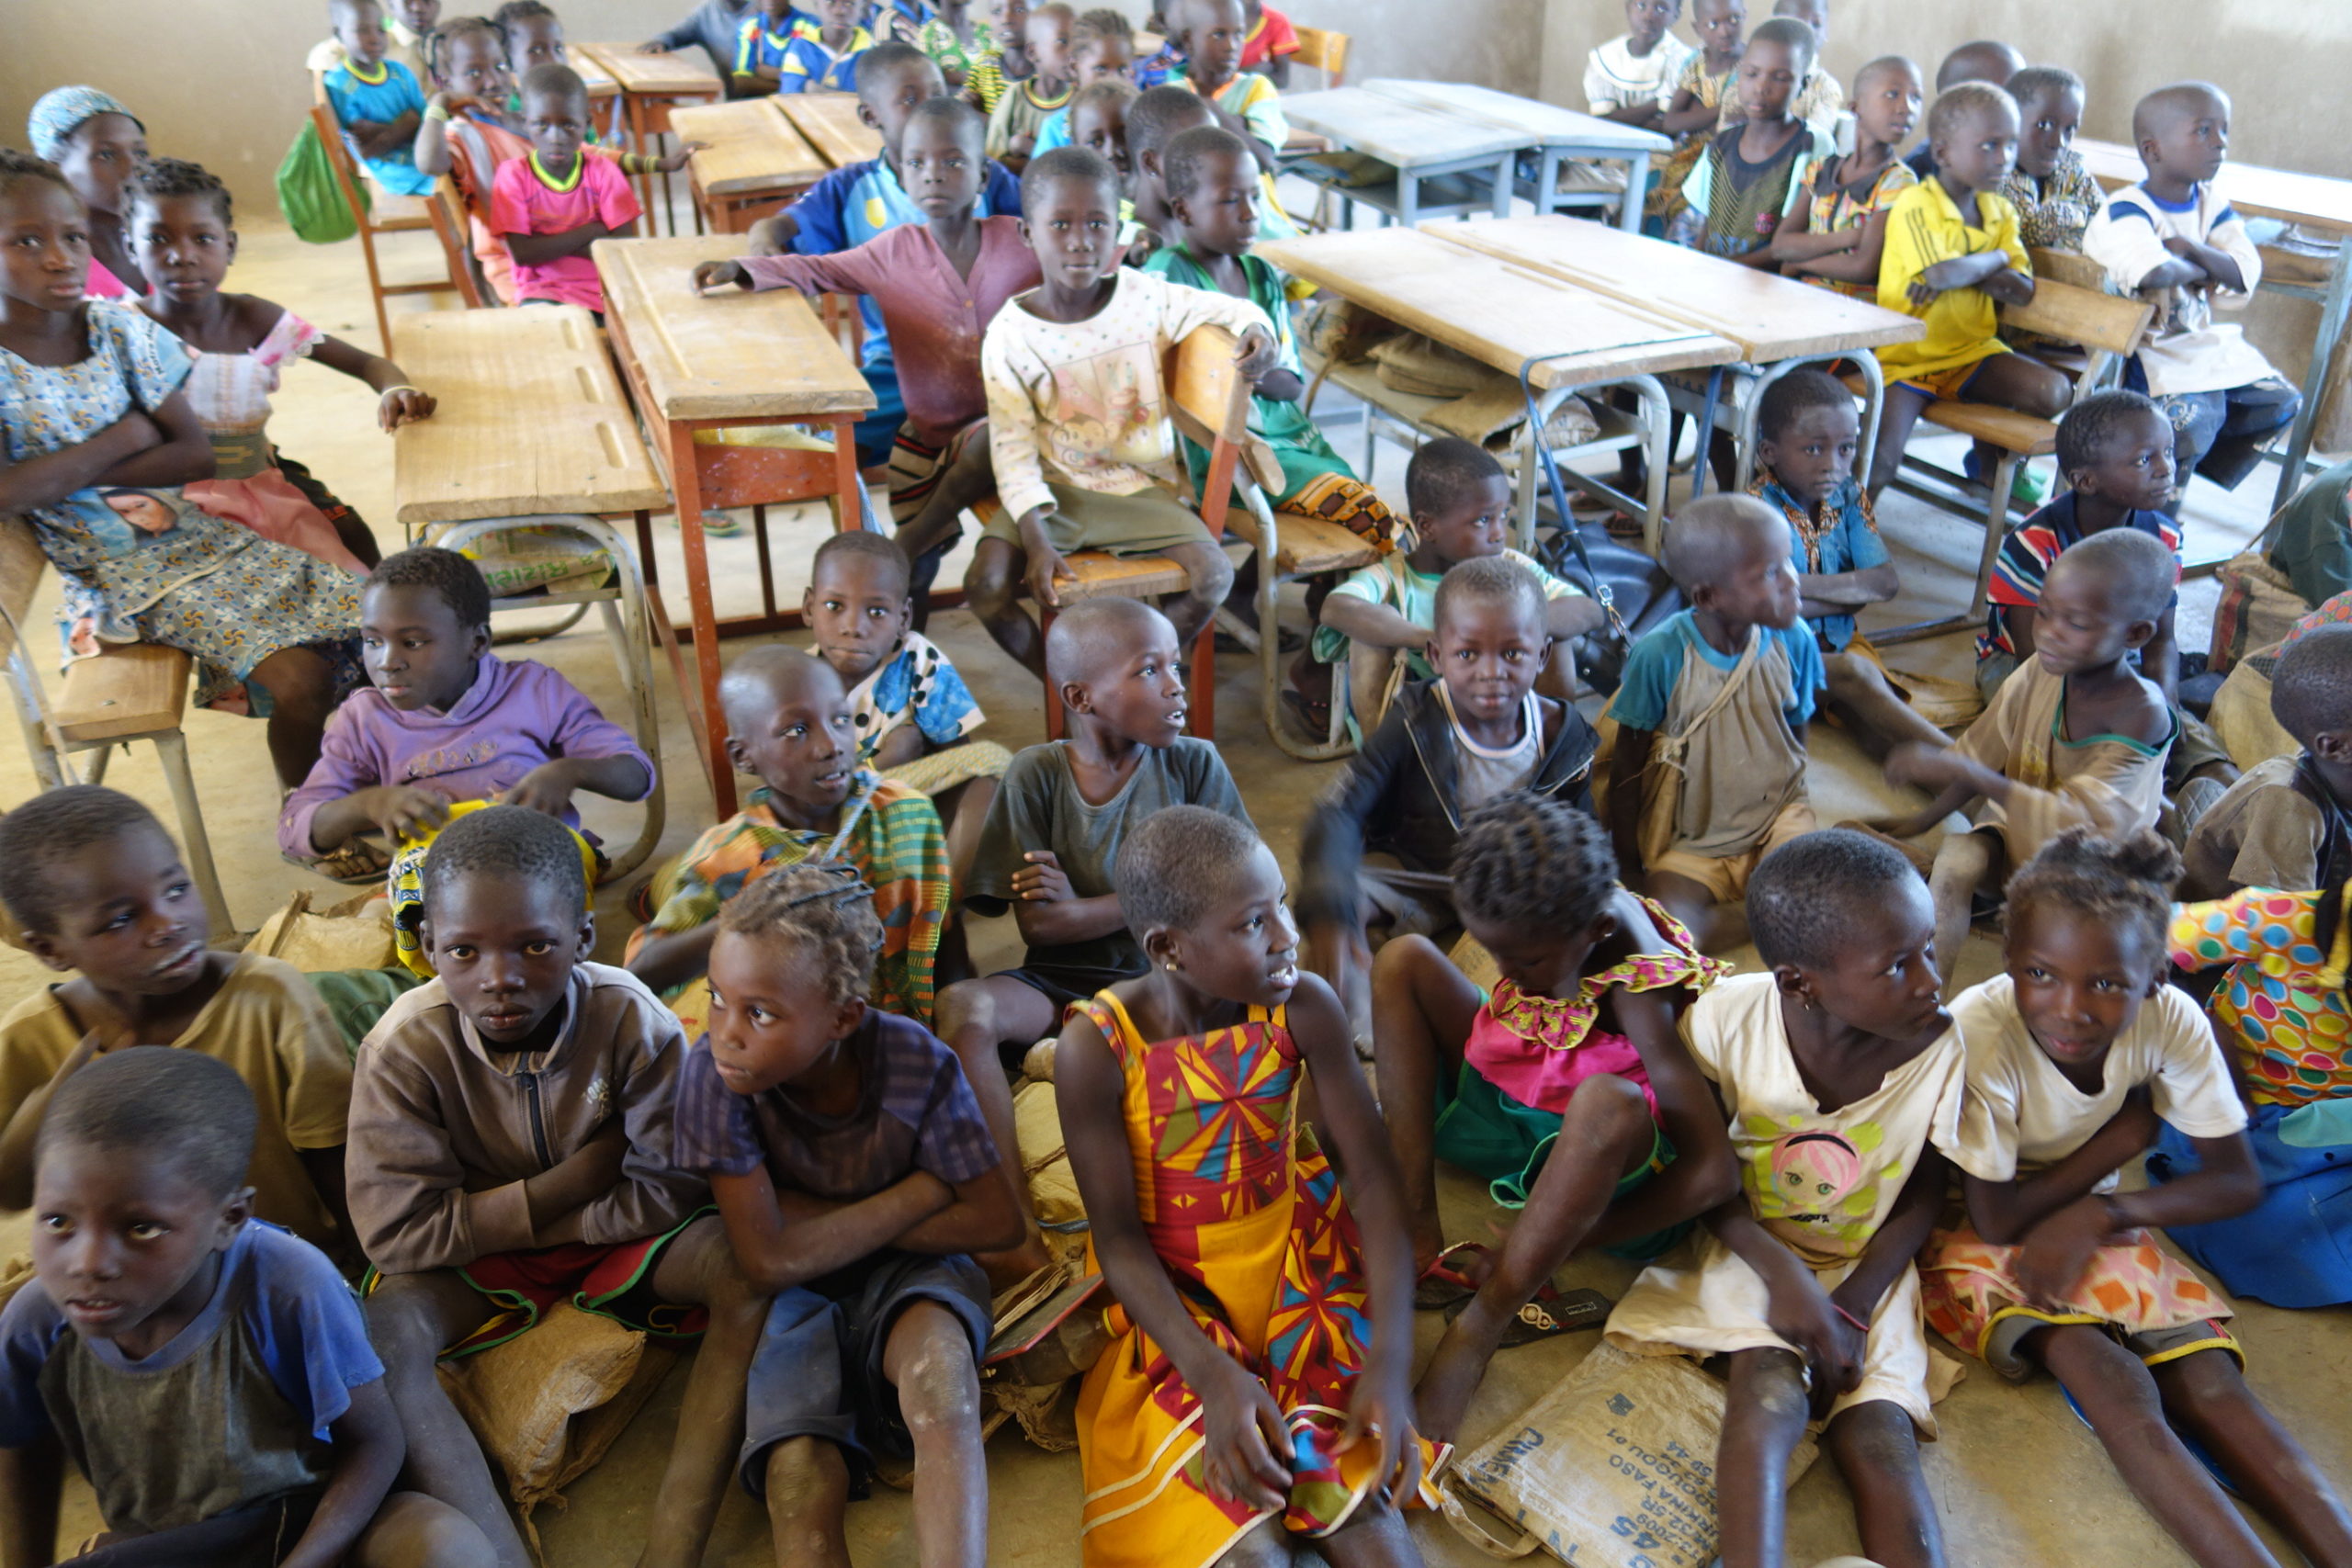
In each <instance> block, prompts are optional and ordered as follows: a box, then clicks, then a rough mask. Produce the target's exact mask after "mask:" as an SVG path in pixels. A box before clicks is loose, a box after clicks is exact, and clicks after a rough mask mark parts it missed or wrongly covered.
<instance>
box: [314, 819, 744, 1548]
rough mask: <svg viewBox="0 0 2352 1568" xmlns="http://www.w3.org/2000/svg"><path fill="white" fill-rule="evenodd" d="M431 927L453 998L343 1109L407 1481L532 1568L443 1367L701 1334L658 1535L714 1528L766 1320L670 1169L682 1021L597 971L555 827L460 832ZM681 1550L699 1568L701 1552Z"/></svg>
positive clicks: (446, 857) (432, 889)
mask: <svg viewBox="0 0 2352 1568" xmlns="http://www.w3.org/2000/svg"><path fill="white" fill-rule="evenodd" d="M424 908H425V937H426V942H427V946H428V949H429V951H430V952H431V953H432V955H433V964H434V967H435V970H437V971H438V977H437V978H435V979H434V980H431V981H428V982H427V983H426V984H424V985H423V986H420V987H417V988H416V989H415V990H413V991H410V992H408V993H407V994H406V995H404V996H402V997H401V998H400V1000H399V1001H397V1002H395V1003H394V1004H393V1005H392V1008H391V1010H390V1011H389V1012H387V1013H386V1014H385V1015H384V1017H383V1019H382V1021H379V1023H378V1024H377V1026H376V1027H375V1029H374V1030H373V1031H371V1032H369V1033H368V1038H367V1040H366V1042H365V1043H362V1044H361V1046H360V1049H359V1062H358V1067H357V1070H356V1073H355V1075H354V1082H353V1086H352V1095H351V1142H352V1149H353V1154H352V1172H353V1179H352V1183H351V1212H352V1217H353V1219H354V1220H355V1221H356V1222H357V1225H358V1231H359V1240H360V1244H361V1245H362V1246H363V1247H366V1248H367V1251H368V1259H369V1261H371V1262H372V1263H374V1264H375V1266H376V1272H375V1273H374V1274H373V1275H372V1276H371V1280H370V1284H371V1287H372V1289H371V1292H370V1293H369V1295H368V1328H369V1331H370V1333H371V1335H372V1336H373V1337H374V1339H375V1342H376V1345H377V1348H378V1349H379V1351H380V1352H381V1353H382V1355H383V1357H384V1365H385V1367H386V1368H387V1382H389V1384H390V1392H391V1396H392V1404H393V1407H394V1408H395V1409H397V1410H398V1411H399V1412H400V1417H401V1427H402V1428H403V1429H404V1430H405V1431H406V1432H407V1434H408V1474H409V1477H410V1479H411V1481H412V1483H413V1485H414V1486H415V1487H416V1489H417V1490H418V1491H420V1492H424V1493H426V1494H428V1495H431V1496H433V1497H435V1498H437V1499H439V1500H440V1501H442V1502H444V1503H447V1504H448V1505H449V1506H452V1507H454V1508H457V1509H458V1510H459V1511H460V1512H462V1513H463V1514H464V1515H465V1516H466V1517H468V1518H469V1519H471V1520H472V1521H473V1522H474V1524H475V1525H476V1526H477V1527H478V1528H479V1529H481V1532H482V1534H483V1535H485V1536H487V1537H488V1538H489V1539H490V1540H491V1542H492V1545H493V1546H494V1547H496V1549H497V1551H498V1561H499V1562H500V1564H501V1568H523V1565H524V1564H526V1562H528V1561H529V1559H528V1557H527V1556H526V1554H525V1552H524V1551H523V1543H522V1540H521V1538H520V1537H519V1536H518V1535H517V1534H516V1532H515V1524H514V1521H513V1520H512V1519H511V1518H510V1517H508V1515H507V1512H506V1507H505V1505H504V1504H503V1502H502V1501H501V1500H500V1497H499V1494H498V1490H497V1488H496V1486H495V1484H494V1483H493V1482H492V1478H491V1472H490V1467H489V1466H488V1465H487V1464H486V1463H485V1462H484V1461H483V1459H482V1454H481V1446H480V1445H479V1444H478V1443H477V1442H476V1441H475V1439H474V1435H473V1433H472V1432H471V1431H470V1430H469V1428H468V1427H467V1426H466V1423H465V1420H464V1418H463V1417H461V1416H459V1415H458V1411H457V1408H456V1406H454V1405H452V1404H450V1403H449V1396H448V1393H447V1391H446V1390H445V1389H444V1388H443V1387H442V1385H441V1383H440V1382H439V1380H438V1379H437V1378H436V1377H435V1373H434V1366H435V1362H436V1361H438V1360H440V1359H443V1358H445V1357H449V1356H462V1355H468V1354H470V1353H471V1352H473V1351H476V1350H481V1349H486V1348H489V1347H491V1346H492V1345H497V1344H503V1343H504V1342H505V1341H506V1340H508V1339H512V1338H514V1337H515V1336H516V1335H518V1334H523V1333H526V1332H527V1331H528V1330H529V1329H530V1328H531V1326H532V1325H534V1324H536V1323H537V1321H538V1320H539V1316H540V1314H542V1313H544V1312H546V1311H548V1309H549V1308H550V1307H552V1306H554V1305H555V1304H556V1303H558V1302H571V1303H573V1304H575V1305H578V1306H581V1307H585V1308H593V1309H594V1310H595V1311H596V1312H598V1313H600V1314H603V1315H605V1316H607V1317H611V1318H614V1319H616V1321H618V1322H621V1323H623V1324H625V1325H628V1326H630V1327H634V1328H639V1329H643V1330H645V1331H647V1332H649V1333H657V1334H662V1335H664V1336H669V1337H683V1336H694V1335H699V1334H701V1333H702V1331H703V1328H704V1325H705V1324H706V1322H707V1324H708V1325H709V1330H710V1334H709V1342H708V1343H707V1344H706V1345H705V1346H704V1347H703V1348H702V1351H701V1353H700V1354H699V1355H697V1356H696V1357H695V1365H694V1371H693V1373H692V1375H691V1377H690V1378H689V1380H688V1384H687V1391H686V1396H685V1407H684V1410H683V1412H682V1413H681V1416H680V1428H679V1430H680V1439H681V1440H680V1441H679V1443H678V1445H677V1446H676V1447H675V1449H673V1451H672V1454H671V1459H670V1464H669V1468H668V1471H667V1473H666V1474H665V1475H664V1476H663V1477H662V1490H661V1492H660V1493H659V1494H657V1495H658V1496H660V1497H661V1499H662V1507H661V1509H659V1510H657V1526H658V1525H660V1524H661V1523H662V1518H663V1517H664V1516H666V1515H667V1514H668V1513H669V1512H670V1510H673V1509H675V1510H678V1511H679V1513H680V1514H681V1515H682V1516H683V1517H687V1518H692V1517H697V1513H698V1517H701V1518H702V1519H705V1520H707V1518H708V1517H709V1516H710V1513H711V1512H712V1511H715V1510H716V1508H717V1506H718V1499H719V1496H720V1495H721V1494H722V1493H723V1491H724V1490H725V1488H726V1484H727V1456H726V1453H725V1451H724V1450H725V1449H726V1448H727V1447H728V1446H730V1445H729V1442H728V1440H727V1436H726V1435H727V1433H728V1432H729V1429H731V1427H733V1425H734V1424H735V1423H737V1422H740V1421H741V1416H742V1380H743V1374H744V1369H745V1368H746V1367H747V1366H748V1365H749V1364H750V1360H751V1354H752V1347H753V1345H754V1344H755V1343H756V1341H757V1338H758V1334H759V1325H760V1322H761V1319H762V1318H763V1315H764V1307H765V1303H763V1302H762V1301H760V1300H759V1299H758V1298H756V1297H754V1296H753V1295H752V1293H751V1291H750V1288H749V1287H748V1286H746V1285H745V1284H744V1283H743V1280H742V1276H741V1274H740V1273H739V1272H738V1271H737V1270H736V1269H735V1265H734V1261H733V1259H732V1258H730V1257H729V1254H728V1250H727V1237H726V1234H725V1233H724V1232H723V1231H722V1230H721V1229H720V1227H719V1224H718V1219H717V1217H716V1216H714V1215H711V1214H710V1213H708V1212H707V1209H706V1207H705V1205H706V1204H707V1200H708V1192H707V1190H706V1189H705V1187H704V1186H703V1182H702V1179H701V1178H700V1177H697V1176H693V1175H690V1174H688V1173H686V1172H684V1171H682V1170H680V1169H678V1168H676V1167H675V1166H674V1165H673V1163H672V1150H671V1136H672V1127H671V1122H672V1110H673V1098H674V1091H675V1089H676V1085H677V1074H678V1065H679V1063H680V1061H681V1060H682V1059H683V1058H684V1055H685V1053H686V1043H685V1040H684V1036H682V1035H681V1034H680V1033H679V1032H678V1023H677V1020H676V1019H674V1018H673V1017H672V1016H671V1015H670V1014H669V1012H668V1011H667V1010H664V1009H663V1008H662V1004H661V1002H660V1001H659V1000H658V999H656V998H655V997H654V995H653V993H652V992H650V991H649V990H647V989H646V988H645V987H643V986H642V985H640V984H639V982H638V981H637V980H636V978H635V977H634V976H630V975H629V974H628V972H627V971H626V970H621V969H613V968H608V967H606V966H605V965H604V964H592V963H589V962H587V953H588V950H589V948H590V947H591V946H592V945H593V944H594V941H595V925H594V916H593V915H591V914H590V912H589V908H588V885H587V879H586V878H585V877H584V876H583V875H582V874H581V869H580V852H579V849H578V847H577V846H576V845H575V844H574V842H573V840H572V837H571V834H570V833H569V832H567V831H566V830H565V829H564V828H563V825H562V824H561V823H560V822H557V821H556V820H554V819H553V818H548V817H544V816H542V815H540V814H539V813H538V812H536V811H527V810H525V809H524V808H523V807H518V806H493V807H489V808H488V809H486V810H482V811H477V812H475V813H473V814H472V815H471V816H469V817H466V818H461V819H459V820H458V821H456V822H453V823H451V824H450V826H449V827H448V829H447V830H446V831H444V832H443V833H442V834H441V835H440V836H439V837H438V838H436V839H435V840H434V841H433V849H432V852H431V853H430V854H429V855H428V856H427V857H426V859H425V863H424ZM676 1533H677V1534H686V1533H688V1532H685V1531H684V1528H683V1526H681V1527H679V1529H678V1530H677V1532H676ZM657 1539H664V1538H660V1537H657ZM669 1539H670V1540H674V1544H675V1545H676V1547H677V1549H678V1551H679V1553H680V1555H679V1561H680V1562H689V1563H690V1562H695V1561H696V1560H697V1559H698V1557H699V1554H700V1551H701V1548H702V1542H701V1541H700V1540H697V1539H691V1538H689V1539H685V1540H675V1537H674V1535H673V1537H672V1538H669Z"/></svg>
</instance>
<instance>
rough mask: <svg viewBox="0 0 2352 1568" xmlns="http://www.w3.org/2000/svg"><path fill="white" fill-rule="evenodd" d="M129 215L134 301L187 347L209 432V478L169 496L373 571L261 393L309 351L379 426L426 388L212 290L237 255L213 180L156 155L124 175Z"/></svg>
mask: <svg viewBox="0 0 2352 1568" xmlns="http://www.w3.org/2000/svg"><path fill="white" fill-rule="evenodd" d="M130 214H131V220H130V230H131V248H132V251H133V253H134V254H136V255H137V256H138V257H139V260H140V269H141V271H142V272H143V273H144V274H145V275H146V276H149V277H150V278H152V279H153V281H154V292H153V294H152V295H150V296H149V298H148V299H145V300H143V301H142V302H141V307H140V308H141V310H145V311H146V312H147V314H148V315H150V316H152V317H153V318H154V320H155V321H158V322H160V323H162V324H163V325H164V326H165V327H167V328H169V329H170V330H171V332H172V333H173V335H174V336H175V337H177V338H178V339H179V340H180V341H181V342H182V343H184V344H187V346H188V347H189V348H191V349H194V350H195V351H196V362H195V366H194V367H193V368H192V369H191V370H190V371H189V373H188V378H187V399H188V402H189V403H190V404H191V405H192V406H193V407H194V408H195V410H196V417H197V418H198V420H200V421H202V422H203V424H204V428H205V433H206V434H208V435H209V436H210V437H211V438H212V456H213V460H214V468H213V475H212V478H211V479H203V480H198V482H197V483H195V484H191V485H185V486H183V487H181V492H180V493H182V494H183V495H185V496H187V498H188V500H190V501H192V502H195V503H196V504H197V505H198V506H200V507H202V508H204V510H205V511H207V512H209V513H212V514H213V515H214V516H216V517H228V518H232V519H233V520H235V521H237V522H239V523H243V525H245V526H246V527H248V528H251V529H252V530H254V532H255V533H257V534H259V535H261V536H263V537H264V538H268V539H276V540H277V541H278V542H279V543H280V544H287V545H292V546H294V547H297V548H298V549H304V550H308V551H309V552H310V553H311V554H312V555H314V556H319V557H321V558H323V559H327V560H332V561H334V562H335V563H336V564H337V565H340V566H344V567H346V568H348V569H349V570H351V571H353V572H354V573H358V572H364V571H366V570H368V569H369V568H371V567H373V566H374V565H375V564H376V563H377V562H378V561H379V560H381V559H383V551H382V550H380V549H379V548H378V547H377V545H376V536H375V535H374V534H373V533H372V532H370V531H369V529H368V524H367V522H366V520H365V519H363V518H362V517H360V515H359V514H358V513H356V512H354V511H352V510H351V508H349V507H348V506H345V504H344V503H343V502H341V501H339V500H337V499H336V498H335V497H334V494H333V492H331V491H328V489H327V488H326V486H324V485H322V484H321V483H320V482H319V481H318V480H317V479H313V478H312V477H311V470H310V469H308V468H304V467H303V466H302V465H301V464H300V463H297V462H295V461H293V460H292V459H291V458H289V457H287V456H286V455H285V454H284V453H282V452H280V451H278V450H277V447H276V446H273V445H271V443H270V440H269V436H268V434H267V432H266V426H267V424H268V421H269V412H270V409H269V400H270V397H271V394H273V393H275V392H276V391H277V387H278V377H279V375H280V374H281V373H282V372H283V370H284V369H285V367H288V366H289V365H291V364H292V363H293V362H294V361H295V360H297V359H300V358H303V357H305V356H309V357H312V358H315V359H316V360H317V361H318V362H319V363H320V364H322V365H323V366H325V367H328V368H329V369H331V370H339V371H341V372H342V373H343V374H345V376H349V377H351V378H354V379H356V380H360V381H365V382H366V383H368V389H369V390H371V391H373V392H374V393H375V394H376V422H377V423H378V424H379V425H381V426H382V427H383V428H384V429H385V430H386V431H388V432H389V431H393V430H397V429H399V428H400V427H401V425H403V424H407V423H412V422H413V421H415V420H420V419H426V418H429V417H431V415H432V413H433V408H434V403H433V398H432V395H431V394H430V393H428V392H424V391H421V390H419V389H417V388H415V387H413V386H412V385H411V384H410V383H409V378H408V376H407V374H406V372H404V371H402V370H401V367H399V366H397V365H395V364H393V363H392V362H391V361H390V360H389V359H386V358H384V357H382V356H381V355H374V354H369V353H368V352H367V351H366V350H365V349H361V348H356V347H354V346H353V345H352V344H347V343H345V342H344V341H343V340H342V339H341V338H334V337H329V336H327V335H326V333H322V332H321V331H319V329H318V328H316V327H314V326H312V325H311V323H310V322H308V321H304V320H303V319H302V318H301V317H300V316H298V315H296V314H295V313H294V312H293V311H291V310H288V309H286V308H285V307H284V306H283V305H277V304H273V303H271V302H270V301H269V300H267V299H261V298H259V297H258V296H255V295H252V294H224V293H222V292H221V291H220V285H221V283H222V281H223V280H224V279H225V278H226V277H227V276H228V274H229V268H230V266H231V265H232V264H233V263H234V262H235V261H236V259H237V230H236V225H235V223H234V222H233V221H232V218H231V213H230V206H229V187H228V186H225V185H223V184H221V183H220V178H219V177H218V176H217V175H211V174H209V173H207V172H206V171H205V170H203V169H201V168H199V167H198V166H197V165H196V164H188V163H183V162H181V161H180V160H179V159H177V158H158V159H156V160H155V161H154V162H153V163H151V164H148V165H147V166H146V167H145V168H143V169H141V170H140V171H139V174H138V175H137V176H136V177H135V178H134V179H133V180H132V181H131V182H130Z"/></svg>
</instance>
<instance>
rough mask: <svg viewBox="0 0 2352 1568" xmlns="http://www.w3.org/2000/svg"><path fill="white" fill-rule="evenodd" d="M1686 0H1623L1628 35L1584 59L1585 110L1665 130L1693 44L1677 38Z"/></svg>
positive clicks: (1605, 45)
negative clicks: (1666, 115) (1675, 30)
mask: <svg viewBox="0 0 2352 1568" xmlns="http://www.w3.org/2000/svg"><path fill="white" fill-rule="evenodd" d="M1681 15H1682V0H1625V31H1624V32H1623V33H1622V34H1620V35H1619V36H1617V37H1616V38H1613V39H1610V40H1609V41H1608V42H1607V43H1604V44H1602V45H1600V47H1599V48H1597V49H1595V50H1594V51H1592V52H1591V53H1590V54H1589V55H1587V56H1586V57H1585V64H1584V97H1585V112H1586V113H1588V114H1592V115H1597V116H1599V117H1600V118H1602V119H1611V120H1615V121H1617V122H1618V123H1619V124H1621V125H1637V126H1640V127H1641V128H1642V129H1643V130H1664V129H1666V127H1665V126H1664V125H1663V124H1662V123H1661V121H1662V120H1663V118H1664V117H1665V114H1666V111H1667V108H1668V106H1669V105H1671V104H1672V103H1673V102H1674V99H1675V89H1676V86H1677V85H1678V84H1679V82H1680V81H1681V79H1682V67H1683V64H1684V63H1685V62H1687V61H1689V60H1690V59H1691V54H1692V52H1693V51H1692V50H1691V46H1690V45H1689V44H1687V43H1684V42H1683V41H1682V40H1681V39H1679V38H1677V37H1675V36H1674V24H1675V22H1676V21H1677V20H1679V18H1680V17H1681Z"/></svg>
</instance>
